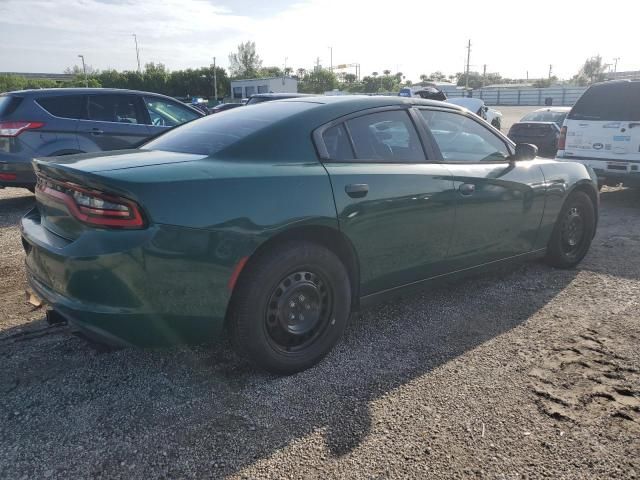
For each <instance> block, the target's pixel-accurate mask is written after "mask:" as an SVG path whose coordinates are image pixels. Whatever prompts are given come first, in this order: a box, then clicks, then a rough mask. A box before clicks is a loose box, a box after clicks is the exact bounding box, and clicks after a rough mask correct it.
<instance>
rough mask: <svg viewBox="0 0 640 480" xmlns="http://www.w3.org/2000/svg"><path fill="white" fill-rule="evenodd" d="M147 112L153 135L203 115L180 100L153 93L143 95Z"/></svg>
mask: <svg viewBox="0 0 640 480" xmlns="http://www.w3.org/2000/svg"><path fill="white" fill-rule="evenodd" d="M143 102H144V107H145V114H146V115H147V116H148V118H147V122H146V123H148V124H149V129H150V131H151V133H152V135H158V134H160V133H162V132H164V131H166V130H168V129H170V128H173V127H175V126H178V125H181V124H183V123H186V122H190V121H191V120H195V119H196V118H200V117H202V116H203V115H202V114H200V113H199V112H195V111H193V110H192V109H191V108H189V107H187V106H185V105H182V104H180V103H178V102H174V101H172V100H168V99H166V98H163V97H154V96H152V95H149V96H145V97H143Z"/></svg>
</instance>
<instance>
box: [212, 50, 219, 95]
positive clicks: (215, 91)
mask: <svg viewBox="0 0 640 480" xmlns="http://www.w3.org/2000/svg"><path fill="white" fill-rule="evenodd" d="M213 96H214V101H215V102H216V103H215V104H216V105H217V104H218V74H217V72H216V57H213Z"/></svg>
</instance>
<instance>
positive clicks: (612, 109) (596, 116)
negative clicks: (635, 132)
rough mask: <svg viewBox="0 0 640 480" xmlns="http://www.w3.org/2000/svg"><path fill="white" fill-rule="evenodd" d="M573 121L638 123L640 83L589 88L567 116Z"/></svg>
mask: <svg viewBox="0 0 640 480" xmlns="http://www.w3.org/2000/svg"><path fill="white" fill-rule="evenodd" d="M569 118H570V119H575V120H602V121H615V120H617V121H624V120H627V121H640V82H612V83H600V84H597V85H593V86H591V87H590V88H589V89H588V90H587V91H586V92H584V93H583V94H582V96H581V97H580V98H579V99H578V101H577V102H576V104H575V105H574V106H573V108H572V109H571V113H570V114H569Z"/></svg>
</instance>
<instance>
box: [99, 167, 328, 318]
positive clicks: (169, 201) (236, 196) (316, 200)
mask: <svg viewBox="0 0 640 480" xmlns="http://www.w3.org/2000/svg"><path fill="white" fill-rule="evenodd" d="M105 173H106V174H107V175H108V176H109V180H110V182H116V183H117V184H118V186H119V187H120V188H121V189H122V191H128V192H135V197H136V198H134V200H136V201H138V202H139V203H140V204H141V205H142V206H143V209H144V211H145V214H146V216H147V217H148V218H149V220H150V223H151V224H154V225H161V226H162V228H161V229H160V230H159V232H160V235H157V236H156V237H155V238H154V242H153V244H154V247H157V248H156V254H157V253H159V252H163V255H166V256H168V257H171V258H172V259H173V260H175V261H173V262H172V272H171V274H172V275H173V279H174V281H175V282H176V284H180V283H183V282H187V283H190V284H191V283H192V277H193V275H192V274H194V273H196V272H199V273H198V275H200V276H202V278H203V279H204V278H205V277H207V275H208V276H209V278H208V280H207V282H206V283H207V284H208V285H209V286H210V287H212V288H213V287H215V289H216V290H217V293H216V296H217V297H218V301H217V302H216V305H215V309H216V310H217V311H216V313H217V315H216V316H220V315H222V316H224V311H225V310H226V304H227V302H228V299H229V297H230V293H231V292H230V291H229V290H228V282H229V279H230V277H231V275H232V272H233V269H234V267H235V266H236V265H237V264H238V262H239V261H240V260H241V259H243V258H244V257H249V256H251V254H252V253H253V252H255V250H256V249H257V248H258V247H259V246H260V245H261V244H262V243H264V242H266V241H267V240H269V239H270V238H272V237H273V236H275V235H277V234H278V233H281V232H283V231H285V230H289V229H293V228H297V227H302V226H306V225H314V226H327V227H331V228H335V229H336V230H337V229H338V222H337V218H336V210H335V204H334V200H333V192H332V190H331V185H330V182H329V178H328V175H327V173H326V171H325V169H324V167H323V166H322V165H321V164H320V163H317V162H314V163H281V164H273V163H265V162H252V161H225V160H216V159H211V158H207V159H204V160H201V161H194V162H187V163H182V164H177V165H176V164H167V165H156V166H154V167H153V168H131V169H124V170H117V171H112V172H105ZM181 271H182V273H180V272H181ZM158 274H159V275H162V274H163V273H162V272H160V271H158ZM194 287H195V288H193V289H192V290H191V292H192V293H193V294H194V295H196V296H197V295H199V294H206V293H207V292H206V291H201V290H202V289H201V288H199V287H198V286H197V285H194Z"/></svg>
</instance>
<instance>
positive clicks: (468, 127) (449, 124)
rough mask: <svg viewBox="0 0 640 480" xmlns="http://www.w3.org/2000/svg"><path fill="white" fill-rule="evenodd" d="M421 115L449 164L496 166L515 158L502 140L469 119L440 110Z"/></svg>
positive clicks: (421, 111) (422, 111)
mask: <svg viewBox="0 0 640 480" xmlns="http://www.w3.org/2000/svg"><path fill="white" fill-rule="evenodd" d="M420 113H422V116H423V117H424V119H425V121H426V122H427V126H428V127H429V129H430V130H431V133H432V134H433V137H434V138H435V141H436V143H437V144H438V147H439V148H440V152H441V153H442V157H443V159H444V160H445V161H451V162H469V163H477V162H496V161H503V160H506V159H508V158H509V157H510V156H511V153H510V152H509V149H508V148H507V145H506V144H505V143H504V142H503V141H502V140H500V139H499V138H498V137H496V136H495V135H494V134H493V133H492V132H491V131H490V130H489V129H488V128H486V127H485V126H483V125H481V124H480V123H478V122H476V121H474V120H472V119H471V118H469V117H467V116H465V115H461V114H459V113H453V112H443V111H438V110H420Z"/></svg>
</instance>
